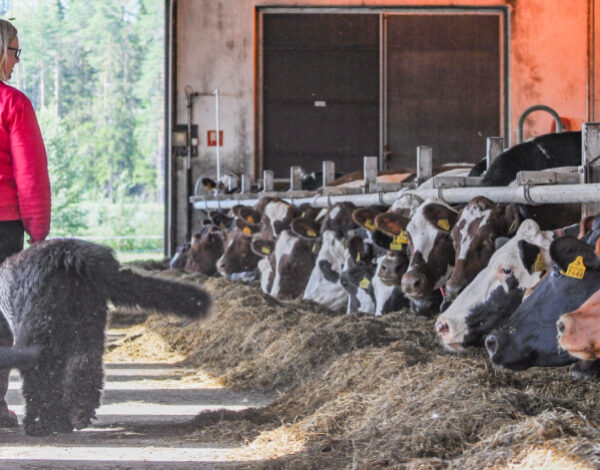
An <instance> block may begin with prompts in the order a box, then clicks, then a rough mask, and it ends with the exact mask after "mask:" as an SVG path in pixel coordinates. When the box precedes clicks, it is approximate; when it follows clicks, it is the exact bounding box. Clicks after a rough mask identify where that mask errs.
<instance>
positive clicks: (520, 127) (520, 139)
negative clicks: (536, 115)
mask: <svg viewBox="0 0 600 470" xmlns="http://www.w3.org/2000/svg"><path fill="white" fill-rule="evenodd" d="M534 111H547V112H549V113H550V114H551V115H552V117H553V118H554V122H555V124H556V132H562V131H563V125H562V121H561V120H560V116H559V115H558V113H557V112H556V111H554V110H553V109H552V108H551V107H550V106H546V105H545V104H536V105H534V106H530V107H529V108H527V109H526V110H525V111H523V114H521V117H520V118H519V125H518V127H517V144H520V143H521V142H523V124H524V123H525V118H526V117H527V116H529V113H532V112H534Z"/></svg>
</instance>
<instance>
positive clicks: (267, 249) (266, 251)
mask: <svg viewBox="0 0 600 470" xmlns="http://www.w3.org/2000/svg"><path fill="white" fill-rule="evenodd" d="M260 251H262V252H263V253H264V254H265V255H270V254H271V250H270V248H269V247H268V246H263V247H262V248H261V249H260Z"/></svg>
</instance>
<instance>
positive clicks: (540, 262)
mask: <svg viewBox="0 0 600 470" xmlns="http://www.w3.org/2000/svg"><path fill="white" fill-rule="evenodd" d="M533 270H534V272H536V273H539V272H542V271H545V270H546V263H545V262H544V257H543V256H542V252H541V251H540V252H539V253H538V255H537V258H536V259H535V265H534V266H533Z"/></svg>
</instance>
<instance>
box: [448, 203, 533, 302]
mask: <svg viewBox="0 0 600 470" xmlns="http://www.w3.org/2000/svg"><path fill="white" fill-rule="evenodd" d="M520 222H521V217H520V214H519V210H518V208H517V207H516V206H515V205H514V204H509V205H499V204H496V203H494V202H492V201H490V200H489V199H487V198H485V197H482V196H479V197H475V198H473V199H471V200H470V201H469V203H468V204H467V205H466V206H465V207H463V208H462V209H461V210H460V212H459V213H458V220H457V222H456V224H455V225H454V227H453V228H452V232H451V235H452V242H453V245H454V251H455V259H454V270H453V271H452V275H451V276H450V278H449V279H448V281H447V282H446V286H445V296H444V302H452V300H454V299H455V298H456V296H457V295H458V294H459V293H460V291H461V290H463V289H464V288H465V287H466V286H467V285H468V284H469V283H470V282H471V281H472V280H473V279H474V278H475V276H476V275H477V273H479V271H481V270H482V269H483V268H485V267H486V266H487V264H488V261H489V260H490V258H491V257H492V254H493V253H494V250H495V241H496V239H497V238H498V237H511V236H513V235H514V234H515V233H516V231H517V229H518V227H519V223H520Z"/></svg>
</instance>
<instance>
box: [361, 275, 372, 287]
mask: <svg viewBox="0 0 600 470" xmlns="http://www.w3.org/2000/svg"><path fill="white" fill-rule="evenodd" d="M369 284H371V281H369V280H368V279H367V278H366V277H363V278H362V279H361V281H360V283H359V284H358V287H360V288H361V289H368V288H369Z"/></svg>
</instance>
